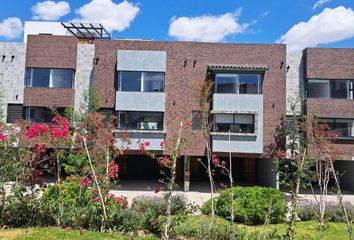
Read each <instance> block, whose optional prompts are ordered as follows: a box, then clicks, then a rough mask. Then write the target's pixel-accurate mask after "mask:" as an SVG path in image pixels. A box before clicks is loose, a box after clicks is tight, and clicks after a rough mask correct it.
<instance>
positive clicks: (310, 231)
mask: <svg viewBox="0 0 354 240" xmlns="http://www.w3.org/2000/svg"><path fill="white" fill-rule="evenodd" d="M210 220H211V218H210V217H209V216H205V215H202V216H192V217H189V218H188V219H187V220H186V221H185V222H183V223H181V224H179V225H178V226H176V227H175V228H174V232H175V234H177V235H184V236H186V237H196V236H200V235H201V234H202V233H201V231H204V232H205V231H208V229H207V227H206V226H210ZM215 220H216V221H215V228H214V230H213V231H215V230H216V231H220V233H219V234H218V236H225V235H227V234H228V231H227V229H228V228H229V226H230V222H229V221H227V220H225V219H223V218H220V217H215ZM237 227H238V228H239V229H240V228H242V229H244V230H246V232H247V233H248V234H251V233H256V232H259V233H266V232H269V233H270V232H272V231H274V230H276V231H277V233H278V234H284V233H285V231H286V227H287V226H286V224H285V223H282V224H270V225H268V226H263V225H260V226H247V225H242V224H237ZM240 230H241V229H240ZM295 230H296V237H295V239H296V240H302V239H306V240H307V239H317V222H316V221H306V222H297V223H296V227H295ZM209 231H210V229H209ZM253 237H254V235H253ZM220 238H221V237H220ZM250 239H253V238H250ZM324 239H325V240H332V239H349V237H348V232H347V228H346V225H345V224H344V223H333V222H330V223H328V227H327V229H326V230H325V233H324Z"/></svg>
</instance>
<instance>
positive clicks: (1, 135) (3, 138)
mask: <svg viewBox="0 0 354 240" xmlns="http://www.w3.org/2000/svg"><path fill="white" fill-rule="evenodd" d="M6 139H7V137H6V135H5V134H3V133H2V132H0V142H2V141H6Z"/></svg>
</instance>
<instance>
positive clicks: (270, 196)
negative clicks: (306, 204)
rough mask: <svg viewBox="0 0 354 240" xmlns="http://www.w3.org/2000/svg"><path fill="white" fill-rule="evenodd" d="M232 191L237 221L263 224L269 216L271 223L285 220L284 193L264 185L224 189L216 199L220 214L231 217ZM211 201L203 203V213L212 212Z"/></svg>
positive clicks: (217, 209)
mask: <svg viewBox="0 0 354 240" xmlns="http://www.w3.org/2000/svg"><path fill="white" fill-rule="evenodd" d="M231 192H233V196H234V209H235V211H234V219H235V222H239V223H244V224H248V225H257V224H263V223H264V222H265V220H266V218H267V217H269V223H280V222H283V221H284V220H285V213H286V210H287V208H286V205H285V196H284V194H283V193H282V192H281V191H279V190H277V189H274V188H264V187H234V188H232V189H227V190H224V191H222V192H221V193H220V195H219V196H218V197H217V198H216V199H214V200H215V202H216V214H217V215H218V216H220V217H223V218H225V219H229V217H230V204H231V202H230V195H231ZM210 202H211V201H210V200H209V201H208V202H206V203H204V204H203V206H202V208H201V211H202V213H203V214H210V213H211V207H210V205H211V203H210ZM269 209H271V213H270V214H269Z"/></svg>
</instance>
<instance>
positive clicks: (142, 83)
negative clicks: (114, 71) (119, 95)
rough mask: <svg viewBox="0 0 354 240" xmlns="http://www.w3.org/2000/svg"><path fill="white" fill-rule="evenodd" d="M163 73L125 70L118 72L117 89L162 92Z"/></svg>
mask: <svg viewBox="0 0 354 240" xmlns="http://www.w3.org/2000/svg"><path fill="white" fill-rule="evenodd" d="M164 83H165V73H162V72H127V71H121V72H119V74H118V91H128V92H163V91H164Z"/></svg>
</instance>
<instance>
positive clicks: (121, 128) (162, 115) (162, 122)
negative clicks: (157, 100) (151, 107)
mask: <svg viewBox="0 0 354 240" xmlns="http://www.w3.org/2000/svg"><path fill="white" fill-rule="evenodd" d="M121 113H127V114H129V113H136V114H139V116H138V117H139V119H140V120H139V121H138V123H139V122H140V123H141V122H144V121H142V120H141V118H142V117H144V116H142V114H141V113H147V114H149V113H153V114H161V121H160V122H161V124H160V126H159V125H158V126H157V128H156V129H150V128H149V129H145V128H141V127H138V126H137V127H136V128H130V127H129V128H126V127H122V126H121V125H122V124H121V118H120V114H121ZM164 115H165V113H164V112H154V111H117V117H118V119H117V129H120V130H137V131H139V130H141V131H144V130H147V131H163V129H164V117H165V116H164ZM158 123H159V122H158Z"/></svg>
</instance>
